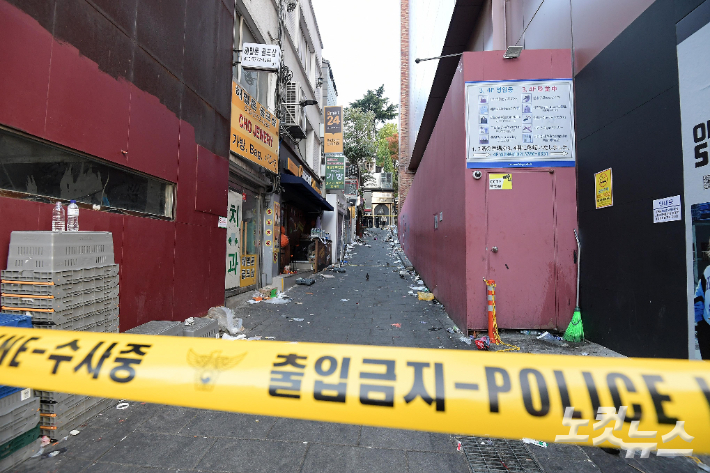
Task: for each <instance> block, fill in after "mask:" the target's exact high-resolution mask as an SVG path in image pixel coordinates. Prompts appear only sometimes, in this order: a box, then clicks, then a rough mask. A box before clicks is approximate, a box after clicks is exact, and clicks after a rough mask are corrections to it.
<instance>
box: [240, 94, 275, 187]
mask: <svg viewBox="0 0 710 473" xmlns="http://www.w3.org/2000/svg"><path fill="white" fill-rule="evenodd" d="M232 91H233V93H232V120H231V130H232V139H231V140H230V144H229V149H230V151H232V152H233V153H236V154H238V155H239V156H241V157H243V158H245V159H248V160H249V161H252V162H254V163H256V164H258V165H259V166H262V167H264V168H266V169H268V170H269V171H271V172H273V173H278V172H279V120H278V118H276V116H275V115H273V114H272V113H271V112H269V110H268V109H267V108H266V107H264V106H263V105H261V104H260V103H259V102H257V101H256V99H255V98H254V97H252V96H251V95H249V94H248V93H247V91H246V90H244V89H243V88H242V87H241V86H240V85H239V84H237V83H235V82H232Z"/></svg>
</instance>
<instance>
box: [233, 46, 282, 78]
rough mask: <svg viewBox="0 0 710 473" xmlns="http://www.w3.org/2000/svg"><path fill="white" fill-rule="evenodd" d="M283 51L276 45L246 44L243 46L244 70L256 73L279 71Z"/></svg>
mask: <svg viewBox="0 0 710 473" xmlns="http://www.w3.org/2000/svg"><path fill="white" fill-rule="evenodd" d="M280 63H281V49H280V48H279V47H278V46H277V45H275V44H257V43H244V44H243V45H242V54H241V64H242V69H246V70H256V71H272V72H276V71H278V70H279V64H280Z"/></svg>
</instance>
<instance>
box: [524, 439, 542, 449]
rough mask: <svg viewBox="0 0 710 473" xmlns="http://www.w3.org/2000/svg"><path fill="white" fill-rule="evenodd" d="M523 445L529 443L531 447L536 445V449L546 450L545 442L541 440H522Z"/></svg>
mask: <svg viewBox="0 0 710 473" xmlns="http://www.w3.org/2000/svg"><path fill="white" fill-rule="evenodd" d="M523 443H529V444H532V445H537V446H538V447H542V448H547V442H543V441H542V440H535V439H528V438H524V439H523Z"/></svg>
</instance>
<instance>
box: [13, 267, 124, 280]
mask: <svg viewBox="0 0 710 473" xmlns="http://www.w3.org/2000/svg"><path fill="white" fill-rule="evenodd" d="M117 274H118V265H117V264H109V265H107V266H99V267H95V268H87V269H72V270H65V271H48V270H42V271H36V270H32V269H18V270H12V269H7V270H5V271H0V278H2V282H3V283H7V282H16V281H19V282H28V283H33V284H46V285H53V284H73V283H76V282H79V281H87V280H91V279H96V278H108V277H112V276H116V275H117Z"/></svg>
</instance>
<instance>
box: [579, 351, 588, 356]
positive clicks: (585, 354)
mask: <svg viewBox="0 0 710 473" xmlns="http://www.w3.org/2000/svg"><path fill="white" fill-rule="evenodd" d="M581 355H582V356H589V353H587V352H586V351H583V352H582V353H581Z"/></svg>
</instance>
